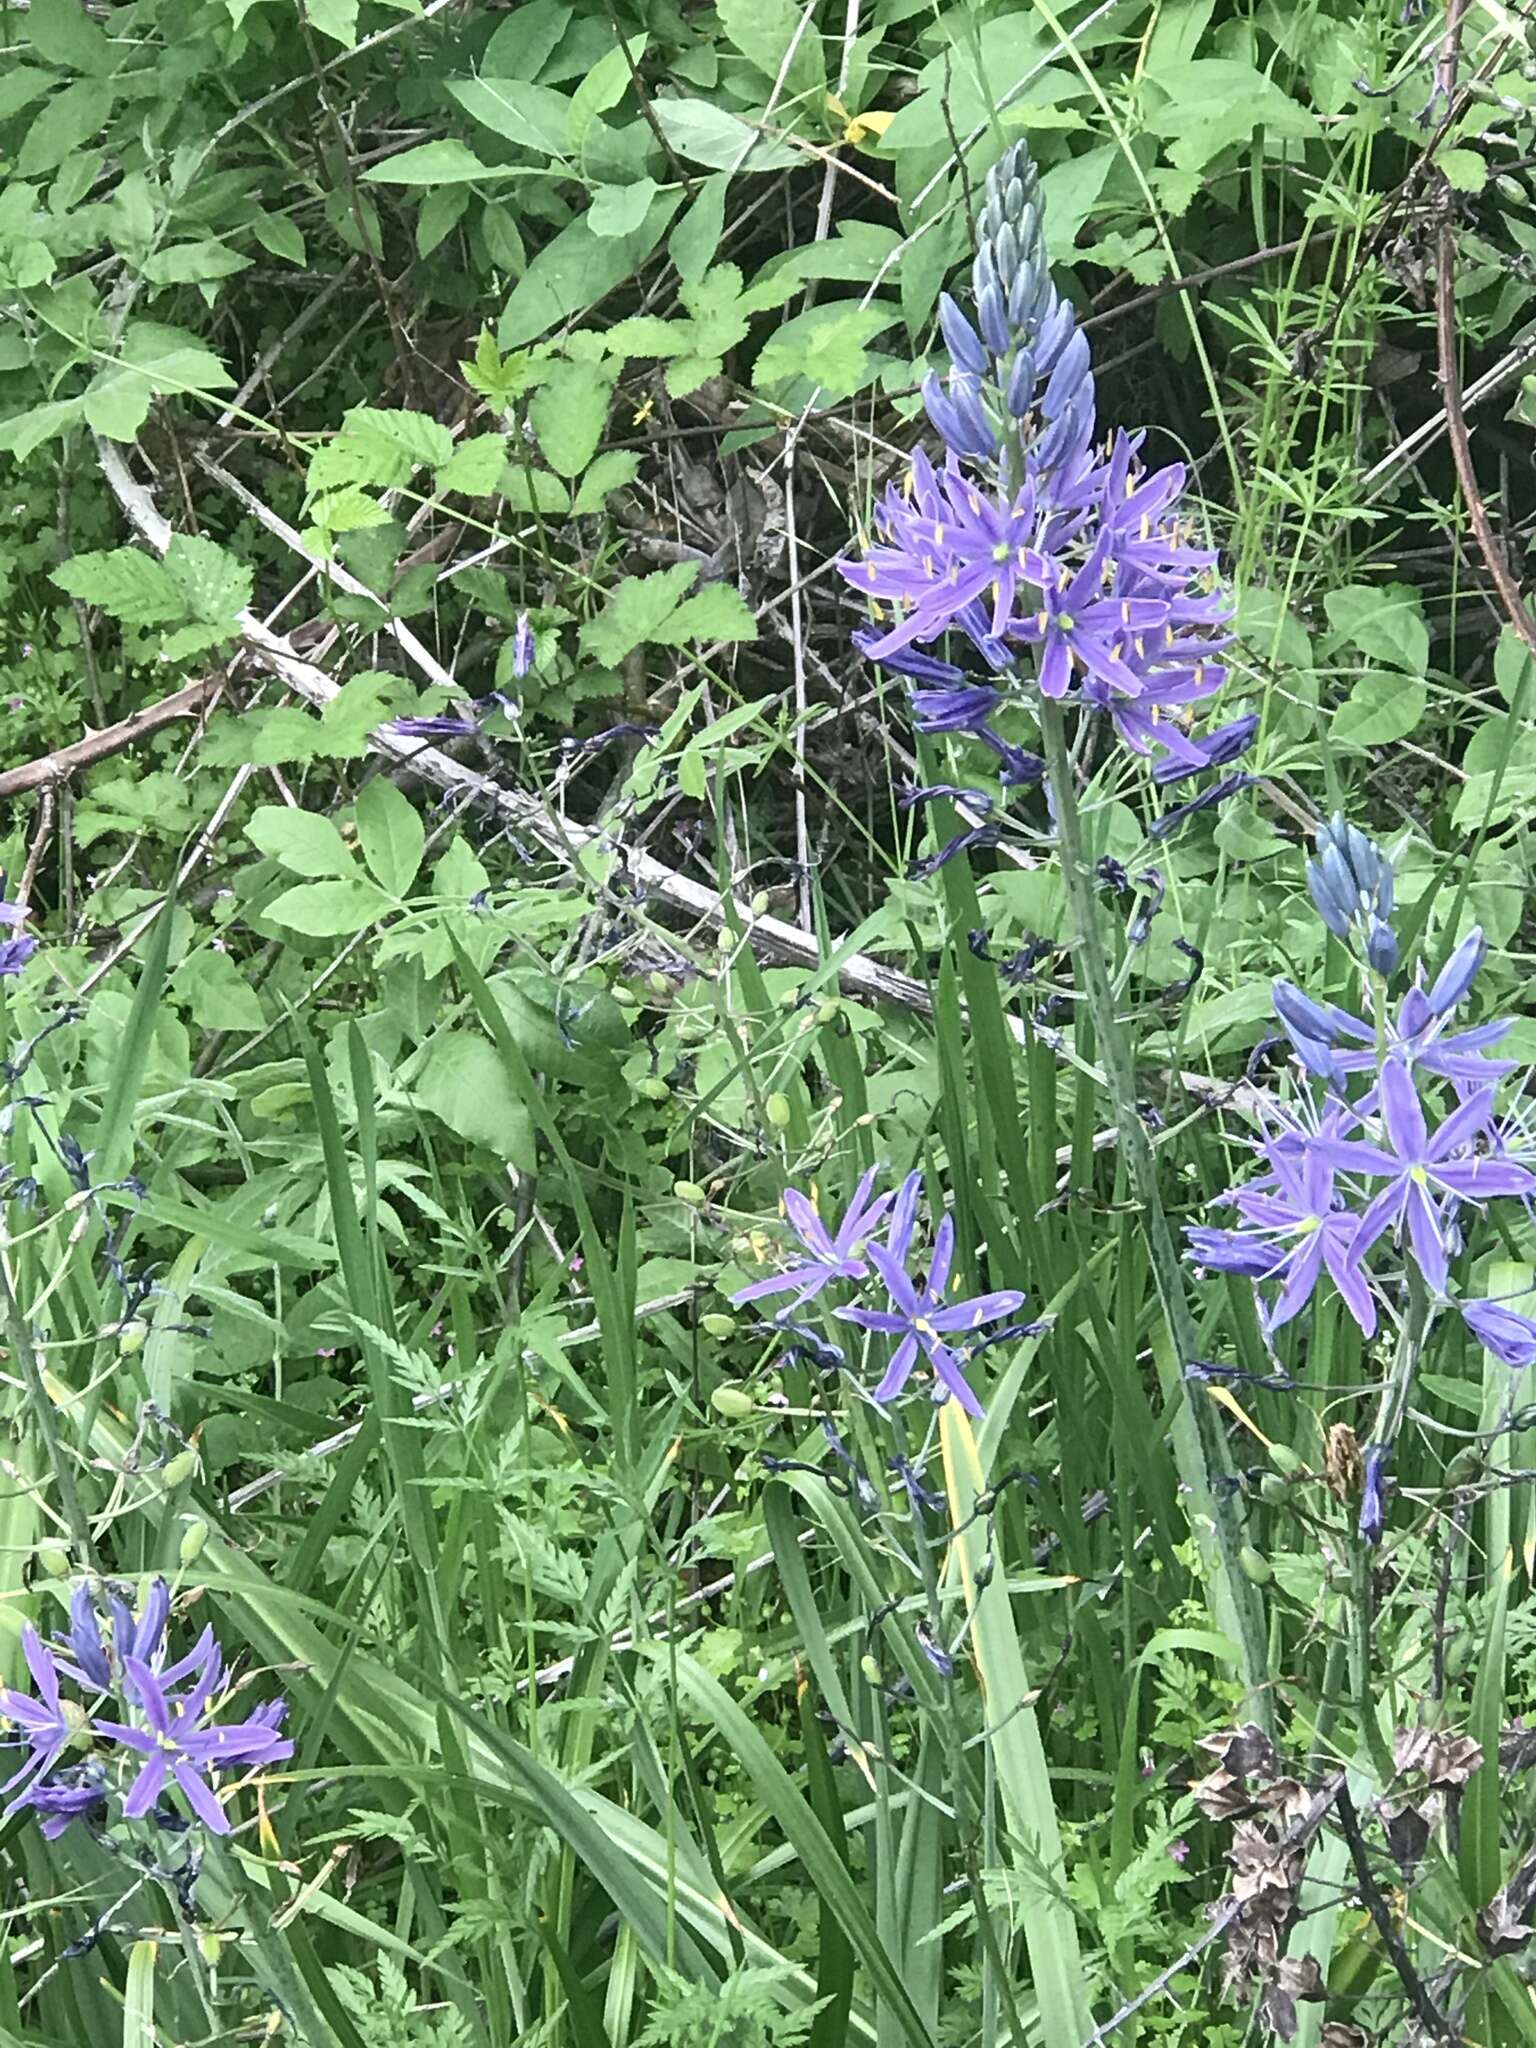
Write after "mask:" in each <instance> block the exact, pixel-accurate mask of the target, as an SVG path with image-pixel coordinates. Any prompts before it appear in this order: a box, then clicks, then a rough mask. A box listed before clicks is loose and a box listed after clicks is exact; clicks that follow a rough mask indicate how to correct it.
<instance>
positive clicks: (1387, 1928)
mask: <svg viewBox="0 0 1536 2048" xmlns="http://www.w3.org/2000/svg"><path fill="white" fill-rule="evenodd" d="M1451 5H1452V7H1453V8H1454V7H1455V5H1456V0H1451ZM1334 1809H1335V1811H1336V1812H1337V1814H1338V1816H1339V1826H1340V1827H1341V1828H1342V1829H1343V1831H1344V1839H1345V1841H1346V1842H1347V1843H1348V1845H1349V1860H1350V1862H1351V1863H1353V1865H1354V1866H1355V1881H1356V1883H1357V1884H1358V1885H1359V1887H1360V1898H1361V1902H1362V1903H1363V1904H1364V1906H1365V1909H1366V1911H1367V1912H1368V1913H1369V1914H1370V1916H1371V1919H1372V1922H1373V1923H1374V1925H1375V1928H1376V1932H1377V1934H1378V1935H1379V1936H1380V1937H1381V1945H1382V1947H1383V1948H1384V1949H1385V1950H1386V1954H1387V1960H1388V1961H1389V1962H1390V1963H1391V1965H1392V1967H1393V1969H1394V1970H1395V1971H1396V1972H1397V1976H1398V1981H1399V1982H1400V1983H1401V1985H1402V1987H1403V1990H1404V1992H1405V1994H1406V1995H1407V1999H1408V2003H1409V2004H1410V2005H1411V2006H1412V2007H1413V2010H1414V2013H1415V2014H1416V2016H1417V2018H1418V2021H1419V2024H1420V2025H1421V2026H1422V2027H1423V2028H1424V2030H1425V2033H1426V2034H1427V2036H1428V2038H1429V2039H1430V2040H1431V2041H1433V2042H1436V2043H1437V2044H1438V2043H1442V2042H1443V2043H1451V2042H1456V2041H1459V2040H1460V2039H1461V2033H1460V2030H1459V2029H1458V2028H1456V2027H1455V2026H1453V2025H1452V2023H1451V2021H1450V2020H1449V2019H1448V2018H1447V2016H1446V2015H1445V2014H1444V2013H1443V2012H1441V2010H1440V2008H1439V2006H1437V2005H1436V2004H1435V2001H1434V1999H1433V1998H1431V1996H1430V1994H1429V1990H1428V1987H1427V1986H1426V1985H1425V1983H1424V1980H1423V1978H1422V1977H1421V1976H1420V1975H1419V1973H1418V1971H1417V1970H1416V1969H1415V1968H1414V1967H1413V1962H1412V1959H1411V1958H1410V1956H1409V1954H1408V1951H1407V1949H1406V1948H1405V1947H1404V1946H1403V1939H1402V1936H1401V1935H1400V1934H1399V1933H1398V1931H1397V1928H1396V1926H1395V1924H1394V1922H1393V1919H1392V1913H1391V1909H1390V1908H1389V1907H1388V1905H1387V1902H1386V1900H1385V1899H1384V1898H1383V1897H1382V1892H1381V1886H1380V1885H1379V1884H1378V1883H1377V1882H1376V1878H1375V1874H1374V1873H1373V1871H1372V1869H1371V1859H1370V1857H1369V1856H1368V1855H1367V1853H1366V1847H1365V1836H1364V1835H1363V1834H1362V1833H1361V1831H1360V1816H1359V1815H1358V1814H1357V1813H1356V1812H1355V1803H1354V1801H1353V1800H1352V1799H1351V1798H1350V1796H1349V1784H1348V1781H1347V1780H1345V1779H1342V1778H1341V1779H1340V1781H1339V1787H1338V1792H1337V1794H1336V1796H1335V1800H1334Z"/></svg>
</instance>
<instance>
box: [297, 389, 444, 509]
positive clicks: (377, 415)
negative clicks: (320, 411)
mask: <svg viewBox="0 0 1536 2048" xmlns="http://www.w3.org/2000/svg"><path fill="white" fill-rule="evenodd" d="M452 455H453V436H452V435H451V434H450V433H449V431H448V429H447V428H446V427H445V426H444V425H443V424H442V422H441V421H440V420H435V419H433V418H431V417H430V415H429V414H427V413H422V412H407V411H399V412H394V411H388V410H386V409H384V408H383V407H380V406H372V405H355V406H353V408H352V410H351V411H350V412H349V413H348V414H347V416H346V418H345V419H344V420H343V421H342V423H341V429H340V431H339V432H338V433H337V434H335V435H334V436H333V437H332V438H331V440H329V441H328V442H326V443H325V444H324V445H323V446H321V447H320V448H318V449H316V451H315V453H314V454H313V455H312V456H311V457H310V462H309V475H308V478H307V482H308V486H309V490H310V493H311V495H313V494H314V493H315V492H317V491H325V490H333V489H335V488H336V487H337V486H338V485H341V484H369V485H372V486H374V487H375V488H377V489H379V490H394V489H398V487H399V486H400V485H401V484H405V483H409V482H410V479H411V475H412V472H413V471H414V470H417V469H420V468H427V469H441V468H442V467H443V465H444V464H445V463H446V462H448V461H449V459H450V458H451V457H452Z"/></svg>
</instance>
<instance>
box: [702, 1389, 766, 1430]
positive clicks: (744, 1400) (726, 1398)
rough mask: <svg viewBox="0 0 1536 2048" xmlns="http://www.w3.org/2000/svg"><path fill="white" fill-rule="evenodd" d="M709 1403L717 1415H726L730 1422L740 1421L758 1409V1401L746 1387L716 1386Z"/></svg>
mask: <svg viewBox="0 0 1536 2048" xmlns="http://www.w3.org/2000/svg"><path fill="white" fill-rule="evenodd" d="M709 1405H710V1407H711V1408H713V1409H714V1411H715V1413H716V1414H717V1415H723V1416H725V1418H726V1420H727V1421H729V1422H740V1421H742V1420H744V1419H745V1417H747V1416H748V1415H751V1414H753V1413H754V1412H755V1411H756V1408H757V1403H756V1402H755V1401H754V1400H753V1398H752V1396H751V1395H750V1394H749V1393H748V1392H747V1390H746V1388H745V1387H731V1386H724V1387H716V1388H715V1390H714V1392H713V1393H712V1394H711V1395H710V1397H709Z"/></svg>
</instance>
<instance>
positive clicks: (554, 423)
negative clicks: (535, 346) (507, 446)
mask: <svg viewBox="0 0 1536 2048" xmlns="http://www.w3.org/2000/svg"><path fill="white" fill-rule="evenodd" d="M612 394H613V371H612V369H611V368H609V367H607V366H606V365H603V364H599V363H587V362H574V363H573V362H567V361H564V360H561V361H558V362H556V363H553V364H552V365H551V366H550V371H549V375H548V376H547V377H546V378H545V380H544V382H543V384H542V385H541V386H540V388H539V389H538V390H537V391H536V392H535V393H534V394H533V398H532V401H531V402H530V404H529V407H528V417H529V419H530V421H531V422H532V424H533V431H534V433H535V434H536V435H537V436H538V441H539V452H540V453H541V454H542V455H543V457H544V460H545V461H546V462H547V463H548V464H549V466H550V468H551V469H553V470H556V471H557V472H558V473H559V474H560V475H561V476H567V477H570V476H579V475H580V474H581V472H582V471H583V470H584V469H585V468H586V466H587V464H588V463H589V462H590V461H591V460H592V457H593V456H594V455H595V454H596V453H597V444H598V442H599V441H600V440H601V439H602V437H603V428H604V427H605V426H606V425H607V423H608V401H609V399H610V397H611V396H612Z"/></svg>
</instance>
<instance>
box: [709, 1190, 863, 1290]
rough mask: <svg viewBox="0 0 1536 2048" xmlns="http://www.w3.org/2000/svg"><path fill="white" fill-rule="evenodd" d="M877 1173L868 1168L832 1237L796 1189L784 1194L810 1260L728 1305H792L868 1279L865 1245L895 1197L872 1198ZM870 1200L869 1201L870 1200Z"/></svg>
mask: <svg viewBox="0 0 1536 2048" xmlns="http://www.w3.org/2000/svg"><path fill="white" fill-rule="evenodd" d="M878 1173H879V1169H878V1167H873V1166H872V1167H871V1168H870V1170H869V1172H868V1173H866V1174H865V1175H864V1177H863V1179H862V1180H861V1181H860V1182H859V1184H858V1186H857V1187H856V1188H855V1189H854V1191H853V1200H852V1201H851V1202H850V1203H849V1204H848V1207H847V1208H846V1210H845V1211H844V1212H843V1220H842V1222H841V1223H839V1225H838V1226H837V1229H836V1231H835V1232H833V1231H829V1230H828V1229H827V1226H826V1225H825V1224H824V1223H823V1222H822V1220H821V1218H820V1217H819V1216H818V1215H817V1213H816V1209H815V1206H814V1204H812V1203H811V1202H809V1201H807V1200H806V1198H805V1196H804V1195H802V1194H800V1193H799V1192H798V1190H796V1189H795V1188H787V1189H786V1190H785V1193H784V1214H785V1216H786V1217H787V1218H788V1220H789V1227H790V1229H791V1230H792V1231H793V1232H794V1234H795V1237H796V1239H797V1240H798V1241H799V1243H800V1246H801V1248H802V1249H803V1250H804V1251H805V1252H806V1253H807V1254H808V1256H807V1257H806V1258H805V1259H803V1260H801V1261H800V1262H799V1263H798V1264H796V1265H793V1266H790V1267H788V1268H787V1269H786V1270H785V1271H784V1272H782V1273H774V1274H772V1275H770V1277H769V1278H768V1279H766V1280H754V1281H753V1282H752V1283H751V1285H750V1286H748V1287H743V1288H741V1289H739V1290H738V1292H737V1293H735V1294H733V1295H732V1296H731V1299H732V1301H734V1302H737V1303H740V1302H744V1301H761V1300H762V1299H763V1298H764V1296H765V1295H770V1294H791V1293H792V1294H794V1295H795V1297H796V1305H797V1306H799V1305H800V1304H802V1303H804V1302H807V1301H810V1300H811V1299H813V1297H814V1296H816V1295H818V1294H820V1292H821V1290H822V1289H823V1288H824V1287H829V1286H830V1285H831V1284H832V1282H833V1281H834V1280H863V1279H865V1278H867V1276H868V1273H869V1263H868V1257H867V1254H868V1251H869V1240H870V1238H871V1237H872V1236H873V1234H874V1232H875V1230H876V1229H877V1228H878V1227H879V1225H880V1223H881V1222H882V1220H883V1219H884V1217H885V1212H886V1211H887V1210H888V1209H889V1208H890V1206H891V1203H892V1202H893V1201H894V1199H895V1197H894V1196H892V1195H874V1193H873V1190H874V1185H875V1180H876V1177H877V1175H878ZM872 1197H873V1199H872Z"/></svg>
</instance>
